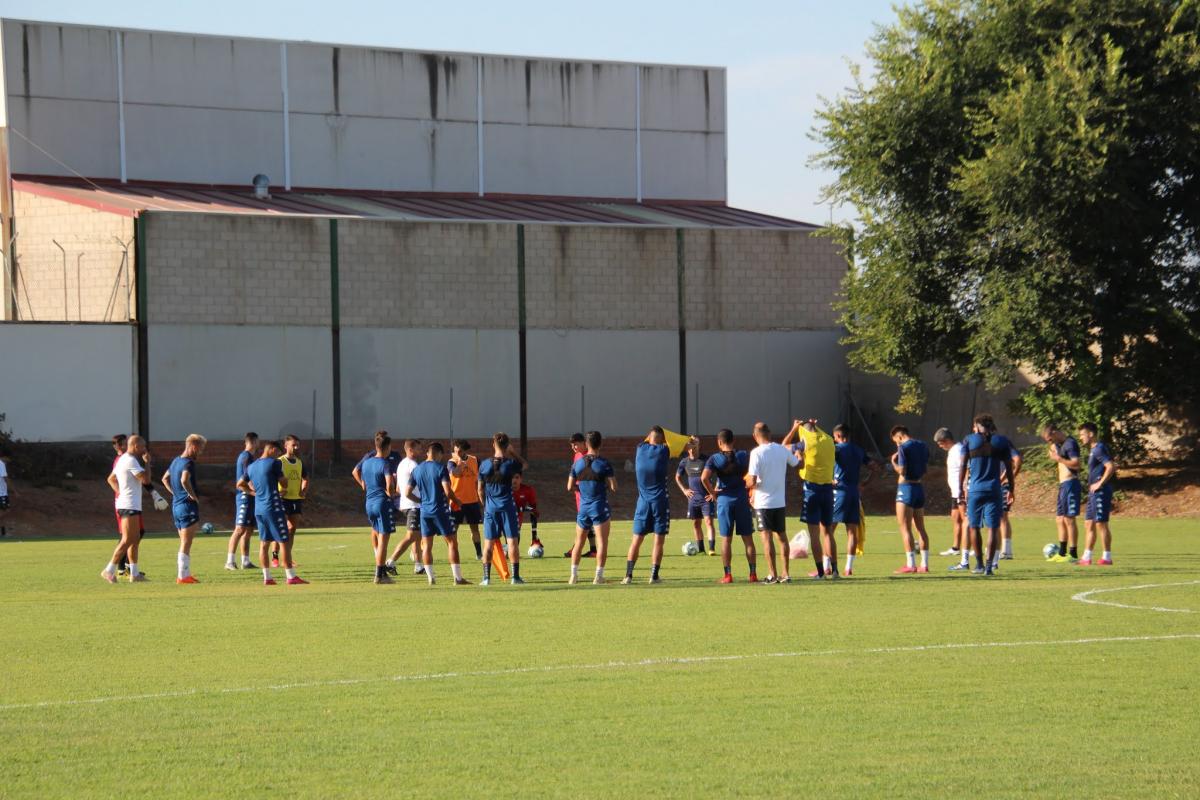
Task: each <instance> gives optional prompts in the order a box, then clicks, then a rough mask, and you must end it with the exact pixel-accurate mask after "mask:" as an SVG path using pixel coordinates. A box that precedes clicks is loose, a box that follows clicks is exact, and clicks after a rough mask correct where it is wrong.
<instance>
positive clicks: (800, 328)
mask: <svg viewBox="0 0 1200 800" xmlns="http://www.w3.org/2000/svg"><path fill="white" fill-rule="evenodd" d="M0 42H2V47H3V54H2V58H0V64H2V65H3V76H2V78H3V92H2V93H0V105H2V107H0V123H2V124H3V129H2V130H0V147H2V148H3V150H4V153H5V154H6V156H7V157H6V159H5V166H6V172H5V176H4V179H5V180H4V191H3V206H4V222H5V231H6V235H5V237H4V240H5V242H6V256H7V258H6V269H5V270H4V273H5V286H4V308H5V316H6V319H8V320H11V321H13V322H14V323H17V322H19V323H20V324H19V325H17V324H13V325H8V326H0V351H3V350H4V345H5V342H7V341H9V339H10V338H11V337H16V336H18V333H17V332H16V330H17V329H18V328H20V329H21V331H20V333H19V335H20V336H21V337H23V338H21V340H20V343H21V345H22V346H24V347H31V348H33V350H34V351H35V352H37V354H38V358H37V359H36V360H35V361H36V362H38V363H40V362H41V361H42V360H48V361H51V362H53V363H55V364H56V365H57V367H56V370H55V371H56V372H61V371H62V370H63V369H75V368H78V369H84V368H86V365H85V364H83V363H76V362H77V361H79V359H80V358H81V357H82V356H81V355H80V353H81V352H82V351H80V350H77V349H76V348H74V347H73V346H72V345H71V340H72V336H74V337H75V338H80V337H82V338H95V339H96V340H97V342H98V341H99V340H100V339H101V338H103V339H104V341H105V342H106V343H107V344H106V346H107V348H108V349H107V350H106V351H105V352H106V353H108V355H106V356H105V358H109V359H112V363H111V364H110V365H109V366H110V367H111V368H110V369H107V370H104V371H103V372H104V375H105V376H108V377H105V378H102V379H100V385H99V386H97V387H96V388H97V390H98V391H97V394H98V395H101V396H103V397H104V400H103V402H104V403H105V404H111V405H113V406H114V408H113V410H112V413H111V416H110V417H109V418H107V419H106V420H103V421H98V420H96V419H95V415H92V416H91V417H88V418H86V421H85V419H84V418H83V417H81V418H80V423H79V426H81V427H79V426H77V427H71V424H70V423H62V422H56V423H55V424H56V425H60V426H61V425H62V424H67V425H68V429H67V430H65V431H63V432H62V433H60V434H58V435H56V434H55V433H54V430H55V429H56V428H54V427H53V426H51V425H48V424H46V422H45V420H44V419H42V418H41V417H40V414H39V412H38V408H39V405H38V403H37V397H38V395H39V393H41V392H44V391H50V390H51V389H52V387H53V386H54V385H55V384H54V380H60V379H59V378H53V377H46V378H45V379H43V378H42V377H41V376H40V371H39V370H34V373H33V374H31V376H30V380H28V381H25V382H23V384H22V386H21V387H19V388H18V387H13V386H10V385H9V384H8V383H7V382H6V385H5V387H4V389H3V390H2V392H0V395H2V396H0V410H2V409H3V408H4V407H6V406H7V407H9V408H12V409H20V410H19V411H11V412H9V413H10V417H9V420H8V424H9V425H10V426H11V427H13V429H14V431H15V432H16V434H17V435H19V436H25V437H26V438H46V439H55V438H56V439H75V438H88V437H94V436H97V435H105V434H108V433H111V430H120V429H125V428H127V427H130V426H133V427H135V428H137V429H138V430H140V431H142V432H148V433H149V434H150V435H151V436H153V437H154V438H156V439H175V438H179V437H181V436H183V435H185V434H186V433H188V432H190V431H192V430H197V431H201V432H203V433H205V434H206V435H207V436H209V438H210V439H214V440H236V439H237V438H238V437H240V435H241V433H242V432H243V431H244V430H246V429H247V428H255V429H258V430H259V431H260V432H263V433H267V434H275V433H282V432H284V431H295V432H297V433H300V434H302V435H305V436H312V437H314V438H316V439H319V440H321V441H322V442H328V443H329V444H331V445H333V446H334V447H335V450H336V448H337V447H338V446H340V445H341V444H342V443H344V442H355V443H354V444H353V445H347V446H352V447H358V446H359V445H358V444H357V442H356V440H360V439H364V438H366V437H368V436H369V435H370V434H371V432H372V431H373V430H374V429H376V428H377V427H380V426H384V427H388V428H389V429H391V430H392V431H393V432H394V433H404V434H412V435H438V436H446V435H448V434H450V433H453V434H454V435H456V436H463V435H466V436H474V437H479V436H485V435H490V434H491V433H492V432H493V431H495V430H498V429H506V430H509V431H512V432H514V433H515V432H517V431H518V430H519V432H520V433H521V434H522V435H523V437H524V438H525V440H526V443H527V446H528V447H529V448H530V449H531V451H532V452H534V453H536V452H537V450H538V446H539V442H540V441H542V440H546V441H552V442H553V443H554V447H555V448H559V449H561V437H562V436H563V435H565V434H567V433H570V432H572V431H575V430H578V429H582V428H598V429H600V430H603V431H605V432H606V433H609V434H615V435H617V436H634V435H639V434H642V433H644V431H645V430H646V428H647V427H648V426H649V425H651V424H654V423H661V424H664V425H667V426H668V427H675V428H678V429H681V430H689V431H700V432H702V433H711V432H713V431H715V430H716V429H717V428H719V427H722V426H726V425H729V426H733V427H737V428H741V429H743V432H744V430H745V429H746V428H748V426H749V425H750V423H752V422H753V421H754V420H755V419H758V418H765V419H768V420H770V421H771V422H772V423H773V424H775V425H777V426H778V425H782V424H783V423H784V422H785V420H786V419H788V418H789V415H791V414H799V413H805V414H815V415H819V416H821V417H822V418H824V419H832V418H834V417H837V416H839V415H841V414H842V413H843V412H844V411H845V410H846V402H845V392H846V387H847V382H848V380H849V375H848V371H847V368H846V365H845V359H844V356H843V353H842V350H841V347H840V345H839V344H838V338H839V335H840V331H839V328H838V326H837V321H836V312H835V310H834V308H833V305H832V304H833V301H834V300H835V298H836V294H837V291H838V287H839V285H840V281H841V278H842V275H843V274H844V272H845V270H846V268H847V264H846V261H845V259H844V257H843V256H842V255H841V254H840V253H839V252H838V250H837V249H836V247H835V246H834V245H833V244H832V243H831V242H830V240H828V239H826V238H823V237H820V236H814V235H813V234H814V233H815V232H817V228H816V227H815V226H812V225H808V224H805V223H802V222H797V221H794V220H786V219H779V218H776V217H770V216H767V215H762V214H757V213H754V212H750V211H744V210H741V209H735V208H730V207H729V206H727V205H726V202H725V200H726V190H725V185H726V164H725V137H726V125H725V72H724V70H723V69H720V68H714V67H684V66H665V65H646V64H623V63H606V62H587V63H585V62H573V61H562V60H550V59H534V58H518V57H507V56H490V55H473V54H461V53H419V52H409V51H395V50H384V49H374V48H362V47H342V46H337V45H325V44H313V43H294V42H274V41H263V40H252V39H240V38H229V37H212V36H197V35H186V34H175V33H153V32H147V31H129V30H113V29H107V28H91V27H79V26H70V25H57V24H46V23H35V22H18V21H10V20H5V21H3V22H0ZM258 175H264V176H269V184H268V185H266V186H263V187H259V189H258V190H257V191H256V189H255V187H254V186H252V179H253V178H255V176H258ZM14 236H15V239H14V238H13V237H14ZM64 322H71V323H74V325H73V326H72V327H70V328H68V329H66V330H65V331H64V330H59V331H58V332H57V333H56V334H55V336H49V335H45V336H43V335H41V334H40V333H38V331H44V330H46V329H47V325H54V326H57V327H59V328H61V327H62V323H64ZM30 326H33V328H32V332H31V328H30ZM113 326H116V327H115V328H114V327H113ZM97 330H103V333H102V334H97V333H96V331H97ZM114 331H115V332H114ZM122 331H123V332H124V333H121V332H122ZM71 332H74V333H71ZM5 337H8V338H5ZM12 340H13V341H16V340H15V339H12ZM110 340H111V341H110ZM92 357H93V358H94V357H95V356H92ZM39 369H40V368H39ZM93 371H94V370H93ZM18 394H19V395H20V396H19V397H17V395H18ZM120 404H127V405H125V406H124V407H123V408H118V407H117V406H120ZM67 416H68V417H69V416H70V415H69V414H68V415H67ZM60 419H61V418H60ZM102 422H103V424H107V425H108V428H102V429H101V428H100V426H101V424H102ZM110 429H111V430H110ZM219 450H220V448H216V450H215V451H214V452H219Z"/></svg>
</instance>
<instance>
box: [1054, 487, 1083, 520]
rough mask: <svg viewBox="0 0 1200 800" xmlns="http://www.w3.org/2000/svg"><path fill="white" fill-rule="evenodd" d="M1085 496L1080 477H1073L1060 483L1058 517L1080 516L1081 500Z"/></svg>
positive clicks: (1055, 513) (1056, 513) (1056, 511)
mask: <svg viewBox="0 0 1200 800" xmlns="http://www.w3.org/2000/svg"><path fill="white" fill-rule="evenodd" d="M1082 498H1083V487H1082V486H1080V485H1079V479H1078V478H1071V479H1070V480H1069V481H1063V482H1062V483H1060V484H1059V485H1058V508H1057V509H1056V510H1055V512H1054V515H1055V516H1056V517H1078V516H1079V501H1080V500H1081V499H1082Z"/></svg>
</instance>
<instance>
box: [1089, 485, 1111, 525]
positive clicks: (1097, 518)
mask: <svg viewBox="0 0 1200 800" xmlns="http://www.w3.org/2000/svg"><path fill="white" fill-rule="evenodd" d="M1112 496H1113V492H1112V487H1111V486H1108V485H1104V486H1101V487H1100V491H1098V492H1090V493H1089V494H1088V503H1087V511H1086V513H1085V514H1084V516H1083V518H1084V519H1085V520H1087V521H1088V522H1108V517H1109V515H1110V514H1112Z"/></svg>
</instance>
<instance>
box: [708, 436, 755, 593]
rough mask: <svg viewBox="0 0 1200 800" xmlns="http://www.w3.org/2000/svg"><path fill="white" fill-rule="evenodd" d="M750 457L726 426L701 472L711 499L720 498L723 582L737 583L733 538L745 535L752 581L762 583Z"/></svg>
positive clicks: (719, 519) (718, 512) (743, 542)
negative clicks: (750, 490)
mask: <svg viewBox="0 0 1200 800" xmlns="http://www.w3.org/2000/svg"><path fill="white" fill-rule="evenodd" d="M749 467H750V456H749V455H748V454H747V453H746V451H745V450H734V448H733V431H731V430H729V428H722V429H721V430H719V431H718V432H717V452H716V453H715V454H714V455H712V456H709V459H708V461H707V462H705V464H704V471H703V472H701V473H700V482H701V483H702V484H704V491H705V492H706V497H707V499H708V501H709V502H712V501H713V500H716V504H717V523H718V526H719V530H720V533H721V566H722V568H723V569H724V571H725V574H724V575H723V576H721V580H720V582H721V583H733V571H732V568H731V566H730V562H731V561H732V560H733V548H732V547H731V544H730V543H731V541H732V539H731V537H732V536H733V535H734V534H736V535H738V536H740V537H742V547H743V548H745V551H746V563H747V564H749V566H750V582H751V583H757V582H758V554H757V553H756V552H755V550H754V522H753V521H752V519H751V514H750V497H749V494H748V493H747V489H746V471H747V470H748V469H749Z"/></svg>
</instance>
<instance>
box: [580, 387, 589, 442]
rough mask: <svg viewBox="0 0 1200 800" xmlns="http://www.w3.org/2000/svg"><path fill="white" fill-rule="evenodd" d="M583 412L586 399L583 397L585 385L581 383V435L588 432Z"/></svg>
mask: <svg viewBox="0 0 1200 800" xmlns="http://www.w3.org/2000/svg"><path fill="white" fill-rule="evenodd" d="M583 411H584V397H583V384H582V383H581V384H579V432H580V433H585V432H586V431H587V426H586V425H584V424H583V419H584V415H583Z"/></svg>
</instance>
